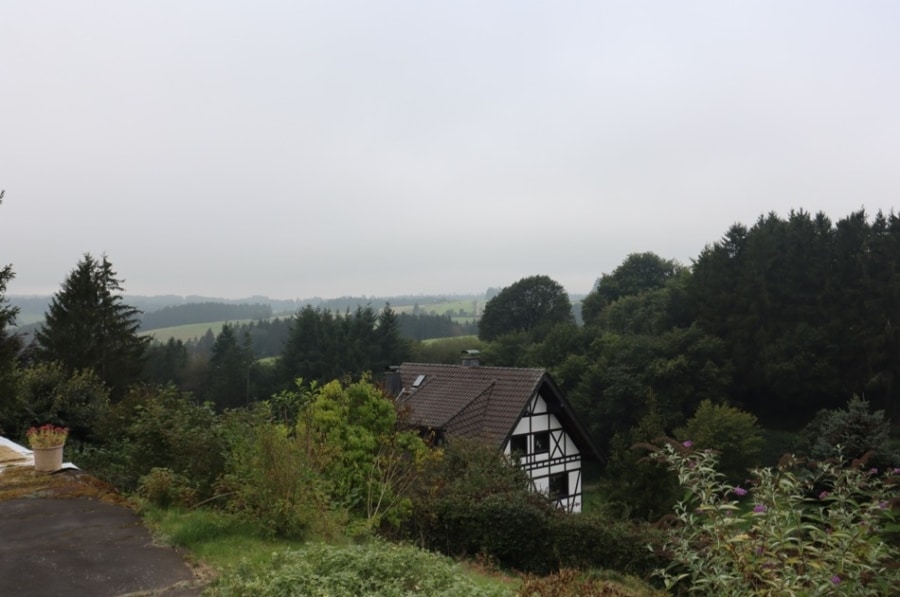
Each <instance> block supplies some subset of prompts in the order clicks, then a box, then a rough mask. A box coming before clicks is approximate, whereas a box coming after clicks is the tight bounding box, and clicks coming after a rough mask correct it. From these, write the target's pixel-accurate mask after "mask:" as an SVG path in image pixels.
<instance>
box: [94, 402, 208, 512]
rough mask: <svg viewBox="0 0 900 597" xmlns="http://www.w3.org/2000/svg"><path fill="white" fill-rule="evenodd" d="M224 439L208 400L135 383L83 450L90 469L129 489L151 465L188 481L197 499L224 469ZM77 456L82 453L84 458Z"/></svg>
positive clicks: (206, 492) (136, 483)
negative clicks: (203, 401) (199, 399)
mask: <svg viewBox="0 0 900 597" xmlns="http://www.w3.org/2000/svg"><path fill="white" fill-rule="evenodd" d="M224 451H225V441H224V438H223V436H222V433H221V427H220V425H219V418H218V417H217V416H216V414H215V412H214V411H213V409H212V407H211V406H210V405H209V404H197V403H196V402H195V401H194V399H193V398H192V397H191V395H190V394H184V393H181V392H179V391H178V390H177V389H176V388H175V387H174V386H168V387H164V388H152V387H135V388H132V389H131V390H130V391H129V393H128V395H127V396H126V397H125V398H124V399H123V400H122V401H121V402H120V403H118V404H116V405H114V406H113V407H111V409H110V411H109V415H108V416H107V417H104V419H103V420H102V421H101V422H100V424H99V425H98V428H97V442H96V443H95V444H94V445H93V446H91V447H90V448H88V449H86V450H85V451H84V454H83V455H82V456H83V457H84V459H85V460H84V462H87V463H90V465H91V466H92V467H94V468H92V469H91V470H92V472H93V473H95V474H97V475H98V476H100V477H103V478H104V479H105V480H107V481H110V482H111V483H113V484H115V485H116V486H117V487H119V488H120V489H123V490H126V491H132V490H134V489H136V488H137V486H138V482H139V480H140V478H141V477H143V476H144V475H146V474H148V473H149V472H150V471H151V470H152V469H154V468H166V469H169V470H170V471H172V472H173V473H175V474H178V475H181V476H183V477H185V478H187V479H190V480H191V486H192V487H193V488H194V489H195V490H196V491H197V496H198V498H200V499H202V498H205V497H208V496H209V495H211V493H212V488H213V485H214V483H215V481H216V479H217V478H218V477H219V475H220V474H221V473H222V471H223V470H224V464H225V461H224ZM82 456H80V457H82Z"/></svg>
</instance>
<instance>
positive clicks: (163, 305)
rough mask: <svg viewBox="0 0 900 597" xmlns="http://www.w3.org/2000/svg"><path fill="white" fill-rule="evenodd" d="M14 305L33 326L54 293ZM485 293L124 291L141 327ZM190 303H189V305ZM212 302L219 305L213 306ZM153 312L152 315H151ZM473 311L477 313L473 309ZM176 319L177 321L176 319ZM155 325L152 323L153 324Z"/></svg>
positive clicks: (471, 300)
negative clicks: (285, 295)
mask: <svg viewBox="0 0 900 597" xmlns="http://www.w3.org/2000/svg"><path fill="white" fill-rule="evenodd" d="M7 298H8V299H9V302H10V304H11V305H12V306H14V307H18V308H19V315H18V317H17V318H16V323H17V324H18V326H19V328H22V327H24V326H28V327H32V326H31V324H37V323H39V322H41V321H43V319H44V313H46V311H47V309H48V307H49V305H50V301H51V300H52V298H53V297H52V296H50V295H44V296H36V295H30V296H25V295H7ZM483 301H484V297H483V296H481V295H456V294H443V295H397V296H381V297H376V296H366V295H360V296H343V297H338V298H328V299H325V298H321V297H312V298H305V299H273V298H269V297H266V296H259V295H255V296H250V297H247V298H242V299H225V298H219V297H207V296H200V295H188V296H180V295H175V294H164V295H153V296H145V295H125V302H126V303H127V304H129V305H131V306H132V307H135V308H137V309H139V310H140V311H141V312H143V314H144V321H145V325H143V326H142V329H145V330H149V329H156V328H160V327H171V326H178V325H187V324H194V323H206V322H214V321H229V320H238V319H266V318H269V317H272V316H287V317H289V316H291V315H293V314H295V313H296V312H297V311H299V310H300V309H302V308H303V307H305V306H306V305H311V306H313V307H317V308H321V309H328V310H330V311H334V312H344V311H348V310H349V311H355V310H356V308H357V307H365V306H371V307H372V308H373V309H376V310H377V309H381V307H383V306H384V305H385V304H386V303H389V304H390V305H391V308H393V309H395V310H396V311H398V312H400V311H407V310H411V309H412V308H413V307H414V306H416V305H418V306H419V307H420V308H422V309H423V310H424V311H425V312H431V311H436V312H437V313H439V314H443V313H444V310H443V305H445V304H453V305H460V304H475V305H481V306H483V304H484V303H483ZM198 304H199V305H204V304H205V305H207V307H196V305H198ZM189 305H190V307H188V306H189ZM213 305H218V306H217V307H214V306H213ZM228 306H232V307H233V306H242V308H241V309H239V310H237V311H235V312H234V313H233V314H229V315H227V316H225V317H218V316H213V315H210V314H209V313H212V312H214V311H217V310H218V311H221V312H228V309H227V307H228ZM246 306H250V307H251V309H250V311H252V312H253V313H252V314H250V315H248V314H247V313H248V311H246V310H244V308H243V307H246ZM175 307H183V308H185V309H184V310H181V311H179V310H174V309H173V308H175ZM265 308H268V309H269V312H268V315H261V313H262V311H261V310H262V309H265ZM165 309H173V310H172V311H170V312H168V313H167V314H166V317H169V316H171V317H173V318H179V319H177V323H168V324H165V325H163V324H162V323H161V322H160V320H159V319H157V316H155V315H153V314H155V313H158V312H160V311H163V310H165ZM151 315H153V317H151ZM471 315H473V316H474V315H475V313H472V314H471ZM173 321H176V320H175V319H173ZM150 326H152V327H150Z"/></svg>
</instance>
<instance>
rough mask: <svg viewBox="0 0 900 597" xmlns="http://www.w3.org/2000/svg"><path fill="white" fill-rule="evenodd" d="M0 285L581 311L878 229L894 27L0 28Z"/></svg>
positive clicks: (231, 23) (688, 21) (183, 7)
mask: <svg viewBox="0 0 900 597" xmlns="http://www.w3.org/2000/svg"><path fill="white" fill-rule="evenodd" d="M0 29H2V32H0V189H6V198H5V200H4V204H3V206H2V207H0V264H6V263H12V264H13V267H14V269H15V272H16V279H15V280H14V281H13V282H12V283H11V284H10V285H9V288H8V292H9V293H11V294H31V293H47V294H49V293H52V292H55V291H57V290H58V289H59V286H60V284H61V282H62V281H63V279H64V278H65V277H66V275H67V274H68V273H69V272H70V271H71V270H72V269H73V268H74V267H75V265H76V264H77V262H78V261H79V259H80V258H81V256H82V254H83V253H85V252H91V253H93V254H95V255H98V256H99V255H100V254H102V253H106V254H107V255H108V257H109V259H110V260H111V261H112V263H113V265H114V267H115V269H116V270H117V271H118V273H119V275H120V277H121V278H123V279H124V280H125V289H126V292H127V293H129V294H163V293H172V294H182V295H186V294H203V295H211V296H222V297H231V298H237V297H243V296H248V295H251V294H265V295H269V296H272V297H278V298H292V297H311V296H322V297H333V296H340V295H347V294H353V295H361V294H366V295H370V296H383V295H387V294H404V293H409V294H419V293H451V292H460V293H462V292H481V291H484V290H485V289H486V288H487V287H489V286H496V287H500V286H507V285H509V284H511V283H513V282H515V281H516V280H518V279H520V278H522V277H524V276H529V275H535V274H546V275H549V276H550V277H552V278H554V279H555V280H557V281H558V282H560V283H561V284H563V286H565V287H566V289H567V290H568V291H570V292H575V293H584V292H588V291H589V290H590V289H591V287H592V285H593V283H594V282H595V280H596V279H597V278H598V277H599V276H600V275H601V274H602V273H604V272H610V271H612V270H613V269H614V268H615V267H616V266H617V265H618V264H619V263H621V262H622V260H623V259H624V258H625V257H626V256H627V255H628V254H629V253H633V252H640V251H654V252H656V253H657V254H659V255H660V256H662V257H665V258H671V259H677V260H679V261H681V262H682V263H684V264H689V263H690V260H691V258H693V257H696V256H697V255H698V254H699V252H700V251H701V250H702V248H703V247H704V245H706V244H708V243H711V242H714V241H716V240H718V239H719V238H720V237H721V236H722V235H723V234H724V233H725V231H726V230H727V229H728V227H729V226H731V225H732V224H733V223H735V222H741V223H744V224H747V225H752V224H753V222H754V221H755V220H756V219H757V217H758V216H760V215H761V214H763V213H766V212H769V211H775V212H777V213H779V214H780V215H787V213H788V211H789V210H790V209H800V208H802V209H806V210H807V211H810V212H818V211H824V212H825V213H826V214H828V215H829V216H830V217H831V218H832V220H838V219H840V218H842V217H844V216H846V215H848V214H849V213H851V212H852V211H855V210H858V209H860V208H863V207H864V208H865V209H866V210H867V211H868V212H870V213H872V214H874V213H875V212H876V211H878V210H879V209H881V210H884V211H885V212H888V211H890V210H892V209H894V208H895V206H896V205H897V204H898V198H897V197H898V189H900V167H898V166H900V35H898V31H900V2H896V1H893V0H885V1H883V2H873V1H865V0H857V1H853V2H847V1H840V2H830V1H827V0H815V1H797V2H791V1H789V0H778V1H771V2H765V1H754V2H749V1H748V2H724V1H721V0H716V1H707V2H684V1H672V0H667V1H659V2H641V1H637V0H627V1H625V0H623V1H619V2H608V1H602V0H593V1H590V2H566V1H560V2H527V1H523V0H515V1H512V0H510V1H498V2H491V1H488V0H478V1H472V2H466V1H455V0H454V1H452V2H449V1H448V2H427V1H424V0H419V1H407V2H403V1H400V2H392V1H368V2H343V1H340V0H332V1H322V2H302V1H296V0H291V1H287V0H285V1H281V2H278V1H268V2H266V1H257V2H231V1H225V0H215V1H212V0H203V1H201V0H194V1H184V0H178V1H159V0H154V1H153V2H135V1H123V0H110V1H105V2H104V1H97V2H72V1H71V0H59V1H40V0H33V1H28V2H13V1H11V0H6V1H2V2H0Z"/></svg>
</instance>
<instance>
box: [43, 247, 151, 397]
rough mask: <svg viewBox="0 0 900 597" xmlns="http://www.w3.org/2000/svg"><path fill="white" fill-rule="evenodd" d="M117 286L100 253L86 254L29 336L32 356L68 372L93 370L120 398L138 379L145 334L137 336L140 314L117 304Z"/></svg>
mask: <svg viewBox="0 0 900 597" xmlns="http://www.w3.org/2000/svg"><path fill="white" fill-rule="evenodd" d="M121 292H122V286H121V283H120V281H119V280H118V278H117V277H116V272H114V271H113V269H112V264H111V263H110V262H109V260H108V259H107V258H106V256H105V255H104V256H103V257H102V258H101V259H100V260H99V261H98V260H97V259H95V258H94V257H92V256H91V255H90V253H86V254H85V255H84V258H83V259H82V260H81V261H80V262H79V263H78V265H77V266H76V268H75V269H74V270H73V271H72V272H71V273H70V274H69V276H68V277H67V278H66V280H65V281H64V282H63V285H62V288H61V290H60V291H59V292H57V293H56V294H55V295H54V297H53V300H52V301H51V303H50V307H49V310H48V311H47V313H46V314H45V320H44V323H43V325H42V326H41V329H40V330H38V332H37V333H36V334H35V341H36V343H37V347H36V348H37V355H38V358H40V359H41V360H43V361H57V362H59V363H62V365H63V366H64V367H65V368H66V370H67V371H69V372H70V373H74V372H75V371H81V370H85V369H90V370H93V371H94V372H95V373H96V374H97V375H98V376H99V377H100V379H102V380H103V381H104V382H105V383H106V384H107V385H108V386H109V388H110V396H111V397H112V398H113V399H114V400H115V399H118V398H121V397H122V396H123V395H124V393H125V391H126V389H127V388H128V386H129V385H131V384H133V383H135V382H136V381H138V380H139V379H140V376H141V373H142V370H143V358H144V352H145V350H146V347H147V344H148V342H149V338H146V337H145V338H142V337H140V336H138V329H139V328H140V314H141V312H140V311H139V310H137V309H136V308H134V307H131V306H129V305H127V304H125V303H124V302H123V298H122V294H121Z"/></svg>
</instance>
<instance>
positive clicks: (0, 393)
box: [0, 191, 22, 425]
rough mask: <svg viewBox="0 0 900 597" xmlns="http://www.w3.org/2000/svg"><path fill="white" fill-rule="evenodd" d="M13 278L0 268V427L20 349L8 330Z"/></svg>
mask: <svg viewBox="0 0 900 597" xmlns="http://www.w3.org/2000/svg"><path fill="white" fill-rule="evenodd" d="M2 202H3V191H0V203H2ZM14 277H15V273H14V272H13V269H12V265H7V266H5V267H3V268H0V397H3V398H5V399H6V400H0V425H2V412H3V411H4V406H5V403H6V402H7V401H8V400H9V399H11V398H12V395H13V389H12V388H13V377H14V376H13V372H14V369H15V364H16V358H17V356H18V354H19V350H20V349H21V348H22V341H21V338H20V337H19V336H18V334H16V333H15V332H13V331H11V330H10V329H9V328H10V327H12V326H14V325H15V324H16V314H17V313H18V312H19V309H18V307H13V306H12V305H10V304H9V300H8V299H7V298H6V285H7V284H8V283H9V281H10V280H12V279H13V278H14Z"/></svg>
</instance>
